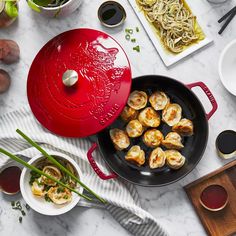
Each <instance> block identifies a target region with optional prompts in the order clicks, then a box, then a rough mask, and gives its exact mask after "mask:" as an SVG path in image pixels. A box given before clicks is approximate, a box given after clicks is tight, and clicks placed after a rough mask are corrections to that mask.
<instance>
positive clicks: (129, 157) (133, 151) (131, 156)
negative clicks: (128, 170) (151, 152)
mask: <svg viewBox="0 0 236 236" xmlns="http://www.w3.org/2000/svg"><path fill="white" fill-rule="evenodd" d="M125 160H126V161H130V162H132V163H134V164H136V165H138V166H141V165H143V164H144V163H145V152H144V151H143V150H142V149H141V148H140V146H138V145H135V146H133V147H131V148H130V150H129V151H128V152H127V154H126V156H125Z"/></svg>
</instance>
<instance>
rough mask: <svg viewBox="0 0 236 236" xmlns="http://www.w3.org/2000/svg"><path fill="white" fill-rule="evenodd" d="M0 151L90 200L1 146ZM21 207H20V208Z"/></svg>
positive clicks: (18, 206)
mask: <svg viewBox="0 0 236 236" xmlns="http://www.w3.org/2000/svg"><path fill="white" fill-rule="evenodd" d="M0 152H1V153H3V154H4V155H6V156H8V157H10V158H11V159H13V160H14V161H16V162H18V163H20V164H22V165H24V166H25V167H27V168H28V169H30V170H33V171H35V172H37V173H39V174H40V175H43V176H45V177H47V178H48V179H50V180H52V181H54V182H56V183H57V184H59V185H61V186H63V187H65V188H67V189H69V190H70V191H72V192H74V193H76V194H78V195H79V196H81V197H83V198H85V199H87V200H89V201H92V199H91V198H90V197H88V196H86V195H83V194H81V193H79V192H78V191H77V190H75V189H73V188H71V187H69V186H67V185H65V184H63V183H62V182H61V181H59V180H57V179H55V178H53V177H52V176H50V175H48V174H46V173H44V172H43V171H41V170H39V169H38V168H36V167H35V166H33V165H30V164H29V163H27V162H25V161H24V160H22V159H21V158H19V157H17V156H15V155H14V154H11V153H9V152H8V151H6V150H4V149H2V148H0ZM19 204H20V203H19ZM16 207H17V208H20V207H21V206H20V205H18V202H17V203H16ZM13 209H14V208H13ZM21 209H22V208H21Z"/></svg>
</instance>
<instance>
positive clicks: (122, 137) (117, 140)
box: [110, 129, 130, 151]
mask: <svg viewBox="0 0 236 236" xmlns="http://www.w3.org/2000/svg"><path fill="white" fill-rule="evenodd" d="M110 137H111V140H112V142H113V144H114V147H115V149H117V150H119V151H121V150H123V149H125V148H127V147H128V146H129V145H130V141H129V137H128V135H127V134H126V132H125V131H123V130H120V129H111V130H110Z"/></svg>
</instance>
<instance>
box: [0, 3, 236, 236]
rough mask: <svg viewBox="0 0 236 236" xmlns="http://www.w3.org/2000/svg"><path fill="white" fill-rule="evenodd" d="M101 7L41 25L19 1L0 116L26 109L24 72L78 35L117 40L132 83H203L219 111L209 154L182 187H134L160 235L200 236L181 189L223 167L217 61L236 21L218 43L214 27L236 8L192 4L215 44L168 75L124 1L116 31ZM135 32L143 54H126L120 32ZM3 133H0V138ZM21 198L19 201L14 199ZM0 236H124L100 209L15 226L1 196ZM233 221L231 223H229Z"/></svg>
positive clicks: (230, 110)
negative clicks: (63, 39)
mask: <svg viewBox="0 0 236 236" xmlns="http://www.w3.org/2000/svg"><path fill="white" fill-rule="evenodd" d="M101 2H102V0H84V3H83V4H82V6H81V7H80V8H79V9H78V10H77V11H76V12H75V13H74V14H72V15H71V16H69V17H67V18H65V19H46V18H43V17H41V16H40V15H38V14H36V13H34V12H32V11H31V10H30V9H29V8H28V7H27V6H26V3H25V1H21V2H20V17H19V19H18V21H17V22H16V23H15V24H13V25H12V26H11V27H10V28H8V29H4V30H2V29H1V30H0V38H9V39H14V40H16V41H17V42H18V43H19V45H20V48H21V60H20V62H19V63H17V64H14V65H11V66H4V65H0V67H1V68H4V69H6V70H8V71H9V72H10V74H11V76H12V85H11V88H10V90H9V91H8V92H7V93H6V94H4V95H0V114H3V113H6V112H9V111H12V110H14V109H17V108H19V107H21V106H23V105H25V104H26V103H27V99H26V79H27V73H28V69H29V66H30V64H31V62H32V60H33V58H34V57H35V55H36V53H37V52H38V50H39V49H40V48H41V47H42V46H43V45H44V44H45V43H46V42H47V41H48V40H49V39H51V38H52V37H54V36H56V35H57V34H59V33H61V32H63V31H66V30H69V29H72V28H78V27H90V28H96V29H101V30H104V31H106V32H108V33H109V34H111V35H112V36H113V37H115V38H116V39H117V40H118V41H119V42H120V43H121V45H122V46H123V47H124V49H125V50H126V52H127V54H128V57H129V58H130V61H131V64H132V70H133V76H140V75H145V74H163V75H167V76H170V77H173V78H176V79H178V80H180V81H182V82H183V83H192V82H195V81H203V82H205V83H206V84H207V85H208V86H209V88H210V89H211V90H212V92H213V93H214V95H215V97H216V99H217V102H218V104H219V109H218V111H217V113H216V114H215V115H214V116H213V117H212V119H211V120H210V121H209V127H210V133H209V142H208V147H207V150H206V152H205V154H204V156H203V158H202V160H201V162H200V163H199V164H198V166H197V167H196V169H195V170H194V171H193V172H192V173H191V174H189V175H188V176H187V177H185V178H184V179H183V180H181V181H179V182H177V183H175V184H172V185H170V186H168V187H162V188H142V187H138V191H139V193H140V198H141V201H142V204H143V207H144V208H145V209H146V210H148V211H149V212H150V213H152V214H153V215H154V216H155V217H156V218H157V219H158V220H159V221H160V223H161V224H162V225H163V226H164V227H165V228H166V230H167V231H168V232H169V233H170V235H175V236H185V235H186V236H187V235H191V236H200V235H205V231H204V229H203V227H202V225H201V223H200V221H199V220H198V217H197V216H196V214H195V212H194V211H193V208H192V206H191V205H190V203H189V201H188V199H187V197H186V195H185V192H184V191H183V189H182V186H184V185H185V184H187V183H189V182H191V181H193V180H195V179H197V178H199V177H201V176H203V175H205V174H207V173H209V172H210V171H212V170H214V169H216V168H218V167H220V166H222V165H223V164H224V163H225V162H224V161H222V160H220V159H219V158H218V157H217V155H216V152H215V146H214V142H215V137H216V136H217V135H218V133H219V132H220V131H222V130H224V129H236V97H233V96H232V95H230V94H229V93H228V92H227V91H226V90H225V89H224V88H223V86H222V84H221V82H220V79H219V76H218V59H219V56H220V53H221V51H222V49H223V48H224V47H225V45H226V44H227V43H228V42H230V41H231V40H233V39H235V38H236V30H235V29H236V19H235V20H234V21H233V22H232V23H231V24H230V26H229V27H228V28H227V30H226V31H225V32H224V34H223V36H219V35H218V34H217V32H218V30H219V28H220V26H219V24H218V23H217V20H218V19H219V18H220V17H221V16H222V15H223V14H224V13H225V12H226V11H227V10H229V9H230V8H231V7H232V6H233V5H234V4H235V3H236V0H234V1H233V0H232V1H228V2H227V3H225V4H222V5H214V4H209V3H208V2H207V1H206V0H191V1H189V2H190V5H191V7H192V10H193V11H194V13H195V14H196V15H197V16H198V18H201V22H203V23H204V25H203V26H204V28H205V29H206V31H207V32H209V35H210V37H212V38H213V39H214V45H212V46H210V47H208V48H206V49H204V50H202V51H200V52H198V53H197V54H195V55H193V56H191V57H188V58H187V59H186V60H184V61H182V62H181V63H179V64H177V65H176V66H174V67H172V68H170V69H167V68H166V67H165V66H164V65H163V63H162V61H161V59H160V57H159V56H158V54H157V52H156V51H155V49H154V47H153V45H152V43H151V42H150V41H149V38H148V37H147V35H146V33H145V31H144V29H143V28H142V27H141V25H140V23H139V21H138V19H137V18H136V16H135V14H134V13H133V11H132V9H131V7H130V6H129V4H128V2H127V1H126V0H120V1H119V2H121V3H122V4H123V5H124V6H125V9H126V11H127V15H128V17H127V20H126V22H125V25H124V26H123V28H122V27H120V28H118V29H116V30H109V29H106V28H103V27H102V26H101V25H100V23H99V22H98V19H97V16H96V14H97V9H98V7H99V5H100V3H101ZM136 26H139V28H140V29H141V32H140V33H139V36H138V43H139V45H140V46H141V53H136V52H134V51H133V50H132V45H131V43H129V42H127V41H126V40H125V37H124V36H125V34H124V27H136ZM196 93H197V94H198V95H199V97H200V98H201V100H202V101H203V103H204V104H205V106H206V110H209V109H210V105H209V104H208V103H207V100H206V99H205V96H204V95H203V94H202V93H201V92H200V91H199V90H197V91H196ZM0 132H1V131H0ZM19 198H20V196H19ZM0 202H1V204H0V235H1V236H7V235H11V236H15V235H24V236H34V235H60V236H61V235H71V236H72V235H82V236H90V235H91V236H92V235H96V236H104V235H110V234H111V233H112V235H113V236H118V235H119V236H120V235H129V234H128V233H127V232H126V231H125V230H124V229H123V228H121V227H120V226H119V225H118V224H117V223H116V222H115V221H114V220H113V219H112V218H111V217H110V215H109V214H108V213H107V212H105V211H102V210H99V209H84V208H76V209H73V210H72V211H71V212H69V213H68V214H66V215H63V216H60V217H45V216H42V215H39V214H37V213H35V212H33V211H30V213H29V214H27V216H26V217H24V219H23V223H22V224H19V223H18V215H19V214H18V212H15V211H13V210H12V209H11V206H10V203H9V198H6V197H5V196H4V195H2V194H1V193H0ZM234 220H235V219H234Z"/></svg>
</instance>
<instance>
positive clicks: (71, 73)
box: [62, 70, 79, 87]
mask: <svg viewBox="0 0 236 236" xmlns="http://www.w3.org/2000/svg"><path fill="white" fill-rule="evenodd" d="M78 77H79V76H78V73H77V72H76V71H75V70H67V71H66V72H65V73H64V74H63V76H62V82H63V84H64V85H65V86H66V87H71V86H73V85H75V84H76V83H77V81H78Z"/></svg>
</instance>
